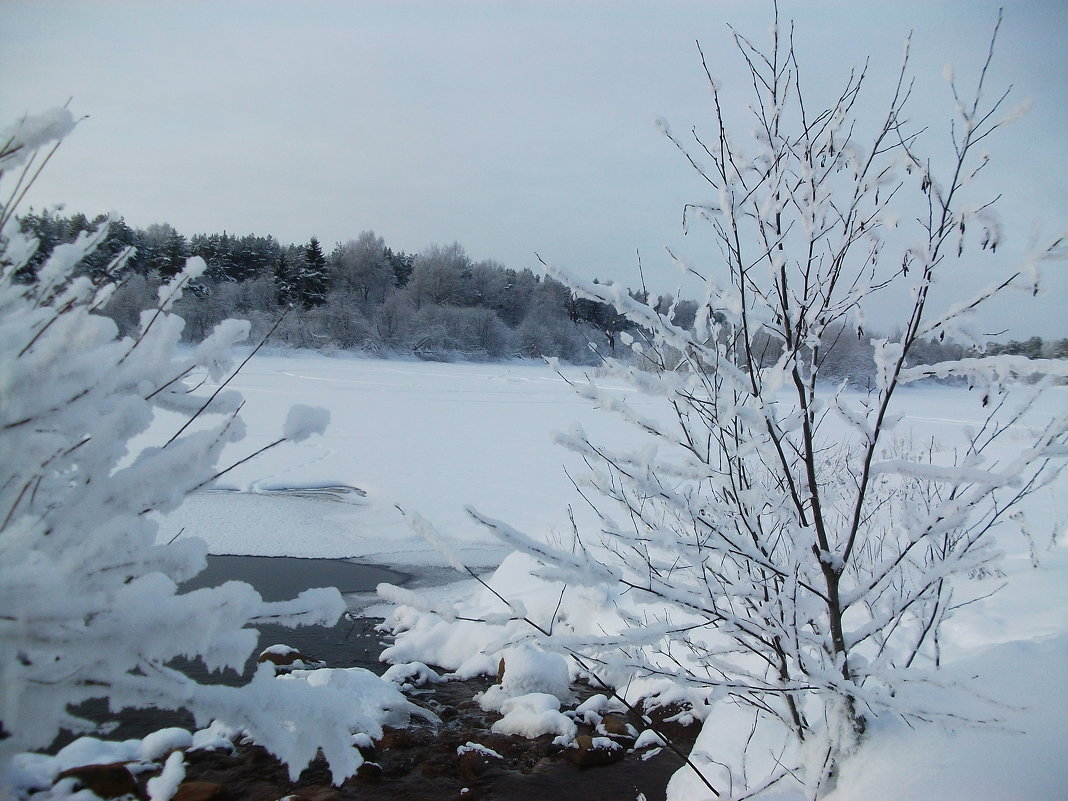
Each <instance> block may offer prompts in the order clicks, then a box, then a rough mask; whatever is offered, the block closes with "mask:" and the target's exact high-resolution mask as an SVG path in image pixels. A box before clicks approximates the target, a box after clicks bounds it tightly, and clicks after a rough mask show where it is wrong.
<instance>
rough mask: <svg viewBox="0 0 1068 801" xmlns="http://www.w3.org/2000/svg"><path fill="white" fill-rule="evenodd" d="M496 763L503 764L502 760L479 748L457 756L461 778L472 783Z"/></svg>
mask: <svg viewBox="0 0 1068 801" xmlns="http://www.w3.org/2000/svg"><path fill="white" fill-rule="evenodd" d="M495 763H496V764H497V765H501V764H502V760H501V759H499V758H498V757H495V756H493V755H492V754H488V753H486V752H485V751H481V750H478V749H471V750H468V751H464V752H463V753H462V754H460V755H459V756H457V758H456V764H457V767H458V768H459V771H460V778H461V779H462V780H463V781H465V782H468V783H471V784H474V783H475V781H476V780H477V779H478V778H479V777H481V776H483V775H485V773H486V772H487V771H488V770H489V769H490V767H491V766H492V765H494V764H495Z"/></svg>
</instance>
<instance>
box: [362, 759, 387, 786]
mask: <svg viewBox="0 0 1068 801" xmlns="http://www.w3.org/2000/svg"><path fill="white" fill-rule="evenodd" d="M356 778H357V779H359V780H360V781H362V782H367V783H368V784H378V783H379V782H380V781H382V766H381V765H379V764H378V763H377V762H364V763H363V764H362V765H360V767H359V768H357V769H356Z"/></svg>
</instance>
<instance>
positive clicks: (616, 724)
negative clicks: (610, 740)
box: [601, 714, 633, 738]
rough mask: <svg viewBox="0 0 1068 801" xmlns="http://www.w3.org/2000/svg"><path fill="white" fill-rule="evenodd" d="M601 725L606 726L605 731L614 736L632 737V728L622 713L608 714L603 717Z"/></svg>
mask: <svg viewBox="0 0 1068 801" xmlns="http://www.w3.org/2000/svg"><path fill="white" fill-rule="evenodd" d="M601 725H602V726H603V727H604V730H605V733H606V734H608V735H609V736H612V737H631V738H633V735H631V733H630V729H629V728H628V727H627V721H626V720H624V719H623V718H622V717H621V716H620V715H614V714H608V715H605V716H604V717H603V718H602V719H601Z"/></svg>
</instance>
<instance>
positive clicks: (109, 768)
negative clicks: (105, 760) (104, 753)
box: [58, 762, 142, 798]
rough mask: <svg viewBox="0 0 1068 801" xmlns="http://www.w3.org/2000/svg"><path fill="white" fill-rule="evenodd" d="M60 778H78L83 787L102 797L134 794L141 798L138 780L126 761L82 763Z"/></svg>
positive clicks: (63, 773) (64, 772)
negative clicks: (102, 763)
mask: <svg viewBox="0 0 1068 801" xmlns="http://www.w3.org/2000/svg"><path fill="white" fill-rule="evenodd" d="M58 778H60V779H76V780H77V781H78V782H80V783H81V785H82V787H84V788H85V789H87V790H91V791H92V792H94V793H96V795H98V796H100V797H101V798H118V797H119V796H123V795H133V796H136V797H138V798H141V797H142V796H141V791H140V790H139V789H138V787H137V781H136V780H135V779H134V777H133V774H132V773H130V771H129V770H128V769H127V767H126V763H124V762H112V763H109V764H107V765H81V766H79V767H76V768H69V769H67V770H65V771H63V772H62V773H60V774H59V777H58Z"/></svg>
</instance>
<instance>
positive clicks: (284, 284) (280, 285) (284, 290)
mask: <svg viewBox="0 0 1068 801" xmlns="http://www.w3.org/2000/svg"><path fill="white" fill-rule="evenodd" d="M274 291H275V298H276V299H277V301H278V305H279V306H289V305H291V304H294V303H296V301H297V276H296V273H295V271H294V269H293V268H292V267H290V266H289V260H288V259H287V258H286V253H285V251H284V250H283V251H282V252H281V253H280V254H279V256H278V261H277V262H276V263H275V265H274Z"/></svg>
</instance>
